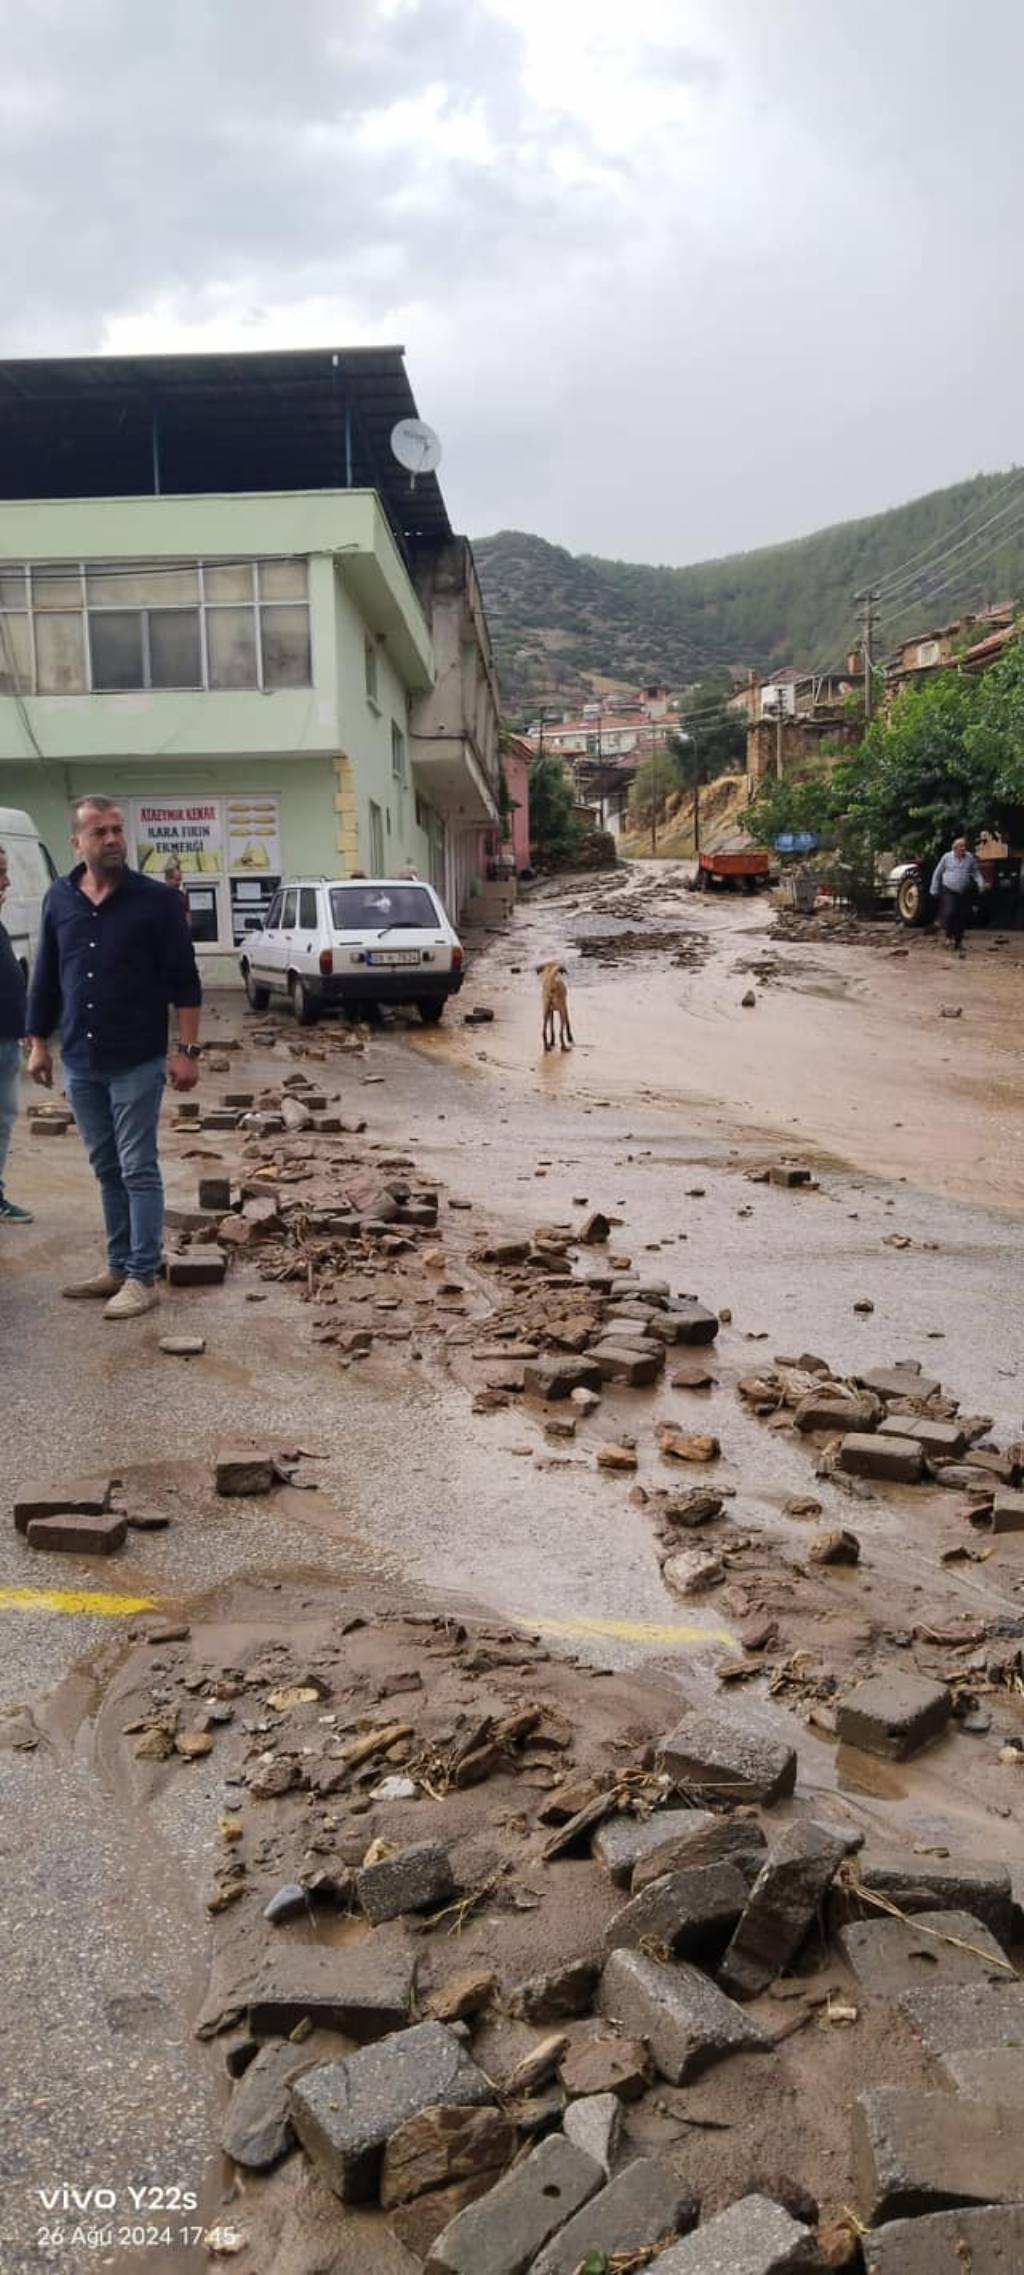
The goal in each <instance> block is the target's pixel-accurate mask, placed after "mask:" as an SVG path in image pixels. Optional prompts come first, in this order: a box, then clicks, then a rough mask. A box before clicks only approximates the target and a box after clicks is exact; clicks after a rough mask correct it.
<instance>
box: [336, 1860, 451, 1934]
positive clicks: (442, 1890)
mask: <svg viewBox="0 0 1024 2275" xmlns="http://www.w3.org/2000/svg"><path fill="white" fill-rule="evenodd" d="M454 1893H455V1882H454V1880H453V1878H452V1868H451V1863H450V1860H449V1856H448V1851H447V1849H446V1848H445V1847H444V1844H443V1842H441V1841H417V1842H415V1843H414V1845H413V1846H412V1847H411V1848H403V1849H399V1851H398V1853H397V1855H396V1856H385V1857H382V1859H381V1861H380V1863H379V1864H367V1865H364V1866H363V1869H362V1871H361V1872H357V1874H356V1894H357V1896H358V1898H359V1902H360V1904H361V1905H362V1907H363V1910H364V1912H365V1913H366V1916H367V1918H368V1919H371V1920H374V1921H376V1922H379V1921H381V1920H394V1919H397V1918H398V1917H399V1915H400V1913H402V1912H428V1911H430V1910H431V1908H432V1906H433V1905H434V1904H443V1903H445V1902H447V1899H448V1897H449V1896H452V1895H454Z"/></svg>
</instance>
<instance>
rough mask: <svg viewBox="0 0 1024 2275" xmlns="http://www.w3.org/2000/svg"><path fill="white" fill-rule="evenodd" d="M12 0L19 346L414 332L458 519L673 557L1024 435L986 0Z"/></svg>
mask: <svg viewBox="0 0 1024 2275" xmlns="http://www.w3.org/2000/svg"><path fill="white" fill-rule="evenodd" d="M683 17H684V11H683V9H682V7H681V6H680V4H679V0H675V4H672V0H634V6H633V9H632V11H631V12H627V11H624V10H622V9H621V7H620V6H613V5H612V0H588V4H587V5H586V6H584V5H582V0H549V4H548V7H547V9H546V10H545V8H544V7H543V6H542V5H541V0H292V4H291V5H290V6H285V5H284V4H283V0H214V4H213V5H210V0H177V5H176V6H175V7H174V8H173V9H168V10H160V11H157V10H156V9H149V8H145V7H144V8H141V9H140V7H139V5H138V0H0V21H2V23H3V29H4V40H5V70H4V76H3V81H2V83H0V207H2V211H3V214H4V220H5V231H4V250H5V262H4V281H5V291H4V315H3V319H2V327H0V337H2V342H3V346H4V349H5V350H6V352H8V353H32V352H38V353H61V352H82V351H88V350H97V349H99V348H102V347H104V346H109V345H112V344H116V345H119V346H124V345H125V344H129V345H135V346H139V347H142V346H151V347H158V346H159V347H166V346H174V345H189V344H195V345H214V344H216V345H229V344H231V343H232V342H237V343H238V344H239V345H241V346H246V345H254V344H257V343H258V342H259V341H260V340H263V339H268V340H269V339H273V340H276V341H281V342H286V341H290V342H294V343H296V344H298V343H299V342H301V341H303V340H306V341H308V340H316V339H319V340H330V339H339V338H340V339H350V340H359V339H361V338H378V339H379V338H382V337H385V336H387V337H391V338H394V337H399V338H402V339H404V341H405V344H406V346H407V348H408V351H409V367H410V373H411V376H412V380H413V384H414V386H415V388H416V391H417V394H418V396H419V399H420V404H421V408H422V410H423V413H424V415H425V416H426V417H428V418H432V419H433V420H434V421H435V422H436V423H437V424H438V425H439V426H440V427H441V429H442V431H443V434H444V439H445V444H446V460H445V473H444V479H445V484H446V489H447V492H448V495H449V499H450V503H451V505H452V510H453V512H454V513H455V515H456V517H457V518H458V519H459V520H460V521H461V523H462V524H463V525H464V526H467V527H469V528H470V529H472V530H474V531H478V532H479V531H483V530H484V529H487V528H493V527H495V526H498V525H499V524H510V523H514V524H517V525H519V526H522V527H527V528H535V529H538V530H540V531H541V532H542V533H543V534H545V535H548V536H551V537H552V538H555V539H557V540H558V541H560V542H563V543H567V544H570V545H573V546H576V547H579V548H584V547H585V548H587V549H590V550H593V551H602V552H610V553H619V554H623V555H626V556H629V555H632V556H634V557H637V558H644V557H646V558H656V559H665V560H686V559H693V558H696V557H699V556H701V555H704V554H708V553H711V552H722V551H726V550H730V549H732V548H736V547H741V546H743V545H752V544H757V543H761V542H765V541H767V540H769V539H771V538H774V537H784V536H788V535H792V534H795V533H797V532H798V531H800V530H802V529H807V528H810V527H813V526H816V525H820V524H821V523H824V522H827V521H829V520H836V519H839V518H841V517H843V516H844V515H847V514H852V513H857V512H867V511H870V510H874V509H875V508H876V507H878V506H880V505H884V504H887V503H891V502H895V501H896V500H898V499H899V498H901V497H904V496H907V495H910V494H913V493H914V492H915V491H918V490H921V489H924V488H928V487H931V486H933V485H935V484H938V483H940V482H943V481H946V480H951V479H953V478H955V477H956V476H958V475H960V474H962V473H965V472H970V471H973V470H974V469H975V467H976V466H978V465H989V466H992V465H998V464H1000V463H1004V462H1007V461H1009V460H1010V459H1011V458H1014V457H1016V456H1019V455H1020V437H1019V427H1018V413H1017V403H1018V396H1019V376H1018V375H1019V371H1020V367H1021V355H1022V349H1024V317H1022V315H1021V313H1020V307H1019V294H1018V291H1017V270H1018V265H1019V256H1018V249H1017V237H1018V220H1017V210H1018V201H1019V187H1020V185H1019V173H1020V161H1019V156H1018V150H1019V129H1018V122H1017V115H1016V113H1017V90H1018V88H1019V86H1020V83H1021V66H1022V64H1024V17H1022V15H1021V12H1020V10H1019V9H1018V7H1017V5H1016V0H990V7H989V11H988V14H987V16H986V19H985V27H984V39H983V40H981V39H980V38H979V39H978V40H976V41H973V42H972V40H971V38H970V36H969V31H965V26H964V19H963V16H962V10H961V9H960V6H959V0H901V6H900V7H899V8H896V9H893V8H892V7H891V5H888V4H887V0H830V5H829V6H828V7H820V6H819V7H809V6H808V5H807V0H773V5H772V7H771V8H765V7H764V5H763V0H730V5H729V7H728V8H727V9H723V8H722V7H721V5H720V0H687V4H686V9H685V19H684V21H683V22H682V23H681V22H680V19H681V18H683Z"/></svg>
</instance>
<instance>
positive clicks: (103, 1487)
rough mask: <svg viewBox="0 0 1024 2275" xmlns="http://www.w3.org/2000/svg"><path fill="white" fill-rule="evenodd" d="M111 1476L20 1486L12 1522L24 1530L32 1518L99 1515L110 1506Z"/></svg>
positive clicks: (18, 1528) (112, 1488)
mask: <svg viewBox="0 0 1024 2275" xmlns="http://www.w3.org/2000/svg"><path fill="white" fill-rule="evenodd" d="M113 1490H114V1480H113V1478H112V1477H78V1478H72V1479H69V1481H68V1483H67V1484H65V1485H23V1486H22V1488H21V1491H20V1493H18V1494H17V1495H16V1496H15V1502H14V1524H15V1529H16V1531H17V1532H27V1530H28V1527H29V1525H30V1524H31V1521H32V1519H33V1517H102V1516H104V1515H105V1514H106V1511H107V1510H108V1509H109V1507H110V1496H111V1493H112V1492H113Z"/></svg>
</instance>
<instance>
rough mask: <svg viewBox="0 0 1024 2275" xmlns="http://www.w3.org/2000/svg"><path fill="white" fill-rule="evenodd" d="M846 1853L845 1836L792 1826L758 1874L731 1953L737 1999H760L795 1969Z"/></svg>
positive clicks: (727, 1976) (725, 1975)
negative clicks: (778, 1977) (785, 1971)
mask: <svg viewBox="0 0 1024 2275" xmlns="http://www.w3.org/2000/svg"><path fill="white" fill-rule="evenodd" d="M846 1853H847V1842H846V1840H845V1838H844V1836H843V1835H842V1834H841V1833H833V1832H829V1831H828V1830H827V1828H826V1827H825V1826H824V1825H816V1824H815V1823H814V1821H813V1819H811V1818H806V1819H804V1820H802V1821H801V1822H800V1823H798V1824H794V1825H787V1827H786V1830H785V1832H784V1833H782V1834H781V1836H780V1838H779V1839H778V1840H777V1841H776V1842H775V1843H774V1845H773V1847H772V1849H771V1851H770V1853H769V1855H768V1857H767V1858H766V1860H765V1862H764V1864H763V1865H762V1867H761V1870H760V1872H759V1873H758V1876H757V1879H756V1880H755V1882H754V1885H753V1887H752V1889H751V1891H750V1895H749V1897H748V1898H747V1902H746V1904H745V1907H744V1910H743V1914H742V1917H741V1919H740V1922H739V1925H738V1927H737V1929H736V1933H735V1935H734V1936H733V1939H732V1942H731V1943H730V1945H729V1948H728V1951H727V1952H726V1954H725V1959H724V1962H723V1965H722V1969H721V1981H722V1985H723V1988H724V1989H725V1990H727V1991H729V1992H730V1993H731V1994H732V1996H733V1997H735V1998H757V1996H758V1995H759V1993H760V1992H761V1991H764V1990H767V1988H768V1985H769V1983H771V1982H773V1981H774V1979H775V1977H776V1975H780V1974H781V1973H782V1972H783V1969H784V1968H786V1967H788V1966H790V1965H791V1964H792V1961H793V1960H794V1959H795V1958H796V1957H797V1954H798V1952H799V1951H800V1949H801V1947H802V1946H803V1944H804V1943H805V1942H806V1940H807V1937H808V1936H809V1935H810V1932H811V1929H812V1928H813V1926H814V1923H815V1920H816V1919H817V1918H818V1916H819V1914H820V1912H821V1910H822V1906H823V1905H824V1902H825V1898H826V1896H827V1894H828V1890H829V1888H830V1887H831V1884H832V1880H833V1878H834V1876H835V1874H836V1872H837V1871H838V1869H839V1866H840V1864H841V1863H842V1861H843V1858H844V1856H845V1855H846Z"/></svg>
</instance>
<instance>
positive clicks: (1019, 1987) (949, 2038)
mask: <svg viewBox="0 0 1024 2275" xmlns="http://www.w3.org/2000/svg"><path fill="white" fill-rule="evenodd" d="M899 2006H900V2012H901V2013H902V2014H905V2015H906V2017H907V2020H908V2022H909V2023H910V2025H911V2028H912V2029H914V2030H916V2031H917V2034H918V2037H919V2038H920V2040H921V2042H922V2045H923V2046H924V2047H925V2048H926V2050H927V2052H928V2053H929V2054H956V2053H960V2052H961V2051H965V2050H966V2049H967V2048H972V2047H977V2046H1015V2045H1024V1983H1019V1982H1014V1981H1013V1980H1012V1978H1011V1977H1010V1976H1009V1975H1007V1977H1006V1979H1005V1981H1004V1982H999V1983H961V1984H959V1985H954V1986H953V1987H952V1988H950V1989H938V1988H937V1989H935V1990H927V1991H902V1992H901V1993H900V1998H899Z"/></svg>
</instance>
